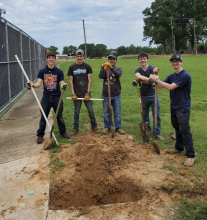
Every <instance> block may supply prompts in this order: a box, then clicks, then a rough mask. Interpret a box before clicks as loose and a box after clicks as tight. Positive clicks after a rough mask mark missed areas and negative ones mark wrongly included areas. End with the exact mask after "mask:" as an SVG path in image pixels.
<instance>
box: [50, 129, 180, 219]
mask: <svg viewBox="0 0 207 220" xmlns="http://www.w3.org/2000/svg"><path fill="white" fill-rule="evenodd" d="M137 142H138V141H137V140H135V139H134V137H133V136H128V135H123V136H121V135H116V136H115V137H114V138H111V135H99V134H98V135H94V134H90V133H88V134H86V135H85V136H83V137H81V138H80V139H79V140H78V141H77V142H76V143H75V144H63V145H62V148H61V152H60V153H56V154H55V156H57V157H58V158H59V160H60V162H62V163H64V164H65V167H64V168H62V169H60V170H57V171H56V172H55V173H54V174H52V175H51V183H50V200H49V201H50V204H49V206H50V207H53V208H55V209H60V210H63V209H67V210H72V211H74V210H76V211H77V210H79V211H80V213H82V214H84V213H89V212H90V213H93V212H94V213H96V214H94V215H95V216H96V217H97V216H103V219H104V218H105V217H106V216H105V215H103V213H102V211H100V209H101V208H100V207H104V210H106V209H109V210H114V209H115V210H116V209H119V206H126V207H125V208H126V210H127V211H126V212H127V213H128V214H129V213H132V212H133V217H135V216H136V215H137V216H139V218H135V219H140V216H142V214H143V216H149V213H150V215H152V214H153V215H162V216H163V215H166V214H170V212H171V209H170V208H171V205H172V202H173V201H174V200H177V199H180V198H181V197H180V196H179V195H177V194H173V191H171V192H170V193H169V192H168V191H166V190H161V189H162V187H163V186H164V185H165V186H170V187H171V186H173V184H174V181H175V177H174V174H173V173H172V172H171V171H169V170H167V169H163V164H165V162H166V159H168V160H169V159H172V160H174V159H175V160H178V161H180V162H179V163H182V160H184V157H179V155H178V157H174V156H171V155H166V152H165V151H161V154H160V155H158V154H156V153H155V151H154V149H153V147H152V146H151V145H146V146H143V145H139V144H138V143H137ZM180 178H184V177H183V176H180ZM120 203H121V205H120ZM107 204H114V206H113V208H110V207H109V206H108V205H107ZM87 207H88V208H87ZM89 207H99V208H93V209H91V208H89ZM89 209H90V211H89ZM97 209H99V211H100V212H101V213H102V214H101V213H98V212H96V211H97ZM95 210H96V211H95ZM134 211H135V213H134ZM137 211H138V213H139V215H138V214H137ZM141 213H142V214H141ZM146 213H148V214H146ZM125 214H126V213H125ZM104 216H105V217H104ZM110 216H112V214H110ZM114 216H116V217H117V215H116V213H114ZM105 219H106V218H105ZM111 219H112V218H111ZM144 219H145V218H144ZM146 219H147V218H146ZM149 219H151V218H149Z"/></svg>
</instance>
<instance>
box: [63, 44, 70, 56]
mask: <svg viewBox="0 0 207 220" xmlns="http://www.w3.org/2000/svg"><path fill="white" fill-rule="evenodd" d="M63 54H67V55H69V54H68V47H67V46H65V47H63Z"/></svg>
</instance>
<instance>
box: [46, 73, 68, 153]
mask: <svg viewBox="0 0 207 220" xmlns="http://www.w3.org/2000/svg"><path fill="white" fill-rule="evenodd" d="M66 82H67V77H66V78H65V83H66ZM63 93H64V89H62V92H61V96H60V99H59V102H58V107H57V109H56V113H55V118H54V120H53V124H52V128H51V131H50V137H49V138H48V139H47V140H46V141H45V144H44V147H43V149H44V150H46V149H47V148H48V147H49V146H50V144H52V142H53V138H52V132H53V129H54V127H55V121H56V119H57V116H58V112H59V109H60V104H61V101H62V98H63Z"/></svg>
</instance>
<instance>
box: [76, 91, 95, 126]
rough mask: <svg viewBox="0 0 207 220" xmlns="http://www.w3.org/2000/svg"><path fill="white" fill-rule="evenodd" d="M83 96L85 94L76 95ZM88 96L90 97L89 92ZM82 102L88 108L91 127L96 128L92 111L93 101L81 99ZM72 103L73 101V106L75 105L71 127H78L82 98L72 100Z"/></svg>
mask: <svg viewBox="0 0 207 220" xmlns="http://www.w3.org/2000/svg"><path fill="white" fill-rule="evenodd" d="M84 96H85V95H82V96H78V98H84ZM90 98H91V94H90ZM83 102H84V104H85V106H86V108H87V110H88V114H89V118H90V120H91V128H96V127H97V123H96V119H95V115H94V111H93V102H92V101H83ZM73 103H74V107H75V109H74V123H73V128H74V129H79V115H80V109H81V105H82V100H76V101H73Z"/></svg>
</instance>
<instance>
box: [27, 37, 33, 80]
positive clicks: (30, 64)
mask: <svg viewBox="0 0 207 220" xmlns="http://www.w3.org/2000/svg"><path fill="white" fill-rule="evenodd" d="M28 39H29V70H30V73H31V74H32V61H31V43H30V42H31V38H30V37H29V38H28ZM31 80H32V81H33V75H32V78H31Z"/></svg>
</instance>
